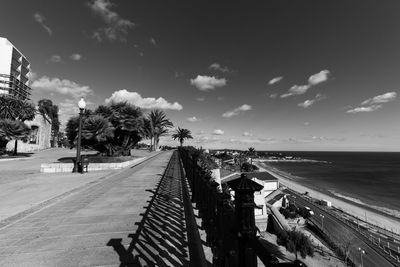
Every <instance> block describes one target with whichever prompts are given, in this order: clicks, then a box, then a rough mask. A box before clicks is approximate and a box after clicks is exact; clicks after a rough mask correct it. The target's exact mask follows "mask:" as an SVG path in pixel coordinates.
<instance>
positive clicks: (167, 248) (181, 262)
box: [107, 163, 189, 267]
mask: <svg viewBox="0 0 400 267" xmlns="http://www.w3.org/2000/svg"><path fill="white" fill-rule="evenodd" d="M168 168H170V169H171V168H173V166H172V167H171V163H170V164H169V166H168V167H167V170H166V172H165V173H166V175H164V176H163V177H162V178H161V180H160V182H159V184H158V186H157V188H156V189H155V190H147V191H149V192H152V193H153V196H152V198H151V200H150V201H149V205H148V207H147V209H146V211H145V213H144V214H143V215H142V216H143V218H142V220H141V221H140V222H138V223H136V224H137V225H138V228H137V230H136V232H135V233H132V234H129V235H128V237H129V238H131V239H132V240H131V242H130V244H129V247H128V248H126V247H125V246H124V245H123V244H122V239H111V240H109V242H108V243H107V246H112V247H113V249H114V250H115V252H116V253H118V255H119V259H120V266H121V267H125V266H156V265H157V266H171V265H172V266H189V253H188V251H187V247H188V246H187V238H186V225H185V217H184V206H183V203H182V187H181V186H182V185H181V183H180V180H179V179H176V178H174V177H172V176H169V175H168Z"/></svg>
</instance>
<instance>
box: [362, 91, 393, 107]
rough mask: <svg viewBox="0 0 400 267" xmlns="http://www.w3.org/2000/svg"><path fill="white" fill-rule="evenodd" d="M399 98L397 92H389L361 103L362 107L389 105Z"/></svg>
mask: <svg viewBox="0 0 400 267" xmlns="http://www.w3.org/2000/svg"><path fill="white" fill-rule="evenodd" d="M396 97H397V93H396V92H388V93H385V94H383V95H377V96H375V97H373V98H369V99H367V100H365V101H363V102H362V103H361V105H374V104H382V103H388V102H391V101H393V100H395V99H396Z"/></svg>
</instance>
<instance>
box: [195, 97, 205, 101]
mask: <svg viewBox="0 0 400 267" xmlns="http://www.w3.org/2000/svg"><path fill="white" fill-rule="evenodd" d="M196 100H197V101H199V102H204V101H205V100H206V99H205V98H204V97H198V98H196Z"/></svg>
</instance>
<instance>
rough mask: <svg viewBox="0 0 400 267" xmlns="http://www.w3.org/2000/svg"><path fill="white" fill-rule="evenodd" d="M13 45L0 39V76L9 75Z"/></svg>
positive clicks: (4, 39)
mask: <svg viewBox="0 0 400 267" xmlns="http://www.w3.org/2000/svg"><path fill="white" fill-rule="evenodd" d="M12 51H13V45H12V44H11V43H10V42H9V41H8V40H7V39H6V38H1V37H0V74H7V75H10V68H11V59H12Z"/></svg>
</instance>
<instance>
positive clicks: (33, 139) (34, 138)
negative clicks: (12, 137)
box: [29, 125, 39, 144]
mask: <svg viewBox="0 0 400 267" xmlns="http://www.w3.org/2000/svg"><path fill="white" fill-rule="evenodd" d="M38 131H39V127H38V126H36V125H33V126H32V127H31V135H30V136H29V144H38V143H39V139H38Z"/></svg>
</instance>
